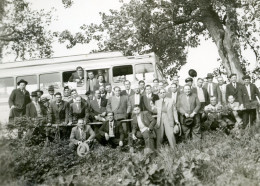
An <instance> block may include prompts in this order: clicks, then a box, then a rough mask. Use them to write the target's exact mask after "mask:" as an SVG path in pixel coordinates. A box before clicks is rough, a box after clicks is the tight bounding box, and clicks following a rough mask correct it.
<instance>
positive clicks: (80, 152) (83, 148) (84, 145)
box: [77, 143, 89, 157]
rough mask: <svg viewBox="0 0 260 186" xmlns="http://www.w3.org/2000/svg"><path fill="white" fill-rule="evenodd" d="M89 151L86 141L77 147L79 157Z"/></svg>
mask: <svg viewBox="0 0 260 186" xmlns="http://www.w3.org/2000/svg"><path fill="white" fill-rule="evenodd" d="M88 152H89V146H88V144H87V143H81V144H80V145H79V146H78V148H77V154H78V156H80V157H84V156H86V155H87V154H88Z"/></svg>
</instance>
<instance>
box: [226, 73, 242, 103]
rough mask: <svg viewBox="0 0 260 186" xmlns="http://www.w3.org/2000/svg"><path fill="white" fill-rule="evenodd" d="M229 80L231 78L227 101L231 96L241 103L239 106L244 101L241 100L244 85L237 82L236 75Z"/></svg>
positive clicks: (232, 75) (227, 89)
mask: <svg viewBox="0 0 260 186" xmlns="http://www.w3.org/2000/svg"><path fill="white" fill-rule="evenodd" d="M229 78H230V83H229V84H228V85H227V86H226V100H227V99H228V97H229V96H230V95H232V96H233V97H234V98H235V102H239V104H242V99H241V88H242V84H241V83H239V82H237V75H236V74H231V75H230V76H229Z"/></svg>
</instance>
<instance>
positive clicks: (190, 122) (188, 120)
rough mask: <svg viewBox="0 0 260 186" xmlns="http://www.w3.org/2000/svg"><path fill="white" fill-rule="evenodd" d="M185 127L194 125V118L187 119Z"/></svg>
mask: <svg viewBox="0 0 260 186" xmlns="http://www.w3.org/2000/svg"><path fill="white" fill-rule="evenodd" d="M184 123H185V125H188V126H189V125H192V124H193V118H186V119H185V120H184Z"/></svg>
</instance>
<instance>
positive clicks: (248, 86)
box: [246, 84, 251, 100]
mask: <svg viewBox="0 0 260 186" xmlns="http://www.w3.org/2000/svg"><path fill="white" fill-rule="evenodd" d="M246 90H247V93H248V97H249V100H251V90H250V84H249V85H246Z"/></svg>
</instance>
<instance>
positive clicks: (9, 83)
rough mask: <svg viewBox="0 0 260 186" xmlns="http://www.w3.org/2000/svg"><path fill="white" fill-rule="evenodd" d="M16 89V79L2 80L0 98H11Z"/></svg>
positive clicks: (0, 81)
mask: <svg viewBox="0 0 260 186" xmlns="http://www.w3.org/2000/svg"><path fill="white" fill-rule="evenodd" d="M13 89H14V78H1V79H0V97H1V98H2V97H6V96H9V95H10V94H11V92H12V90H13Z"/></svg>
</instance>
